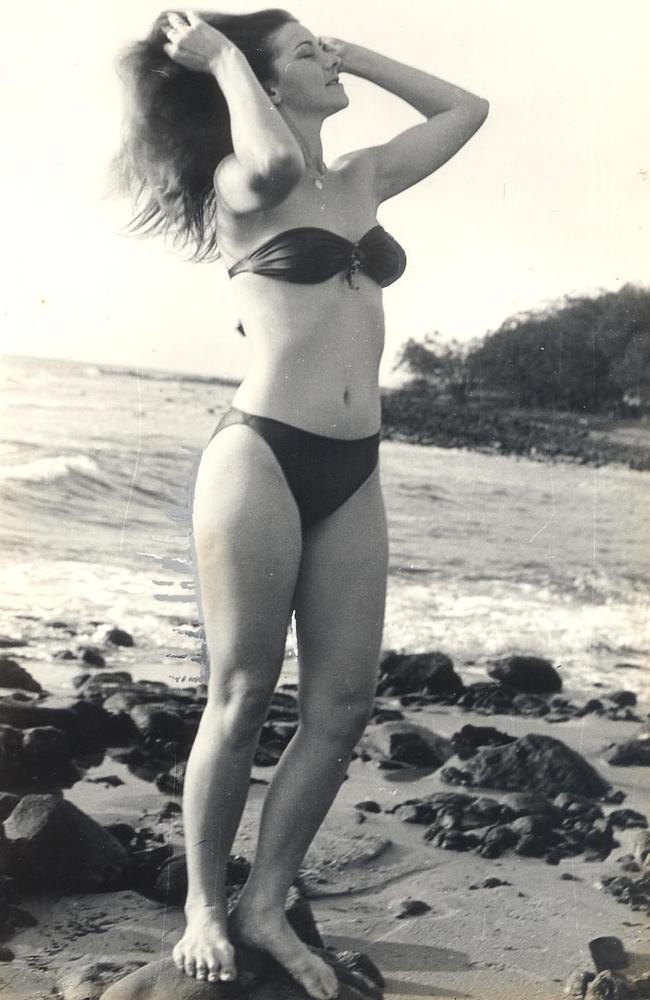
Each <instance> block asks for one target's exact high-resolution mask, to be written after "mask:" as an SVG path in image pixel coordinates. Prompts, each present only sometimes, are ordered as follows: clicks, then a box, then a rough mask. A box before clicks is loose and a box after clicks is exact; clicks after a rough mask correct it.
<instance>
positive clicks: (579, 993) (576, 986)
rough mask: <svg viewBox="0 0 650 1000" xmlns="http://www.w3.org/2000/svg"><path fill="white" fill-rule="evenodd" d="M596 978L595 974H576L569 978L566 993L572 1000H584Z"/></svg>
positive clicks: (565, 988) (580, 972)
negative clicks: (590, 984)
mask: <svg viewBox="0 0 650 1000" xmlns="http://www.w3.org/2000/svg"><path fill="white" fill-rule="evenodd" d="M595 978H596V974H595V972H582V971H579V972H574V973H573V974H572V975H571V976H569V979H568V980H567V984H566V986H565V987H564V992H565V994H566V995H567V996H568V997H569V998H570V1000H584V996H585V993H586V992H587V987H588V986H589V983H591V982H593V981H594V979H595Z"/></svg>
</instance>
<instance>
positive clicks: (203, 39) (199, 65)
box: [162, 10, 233, 73]
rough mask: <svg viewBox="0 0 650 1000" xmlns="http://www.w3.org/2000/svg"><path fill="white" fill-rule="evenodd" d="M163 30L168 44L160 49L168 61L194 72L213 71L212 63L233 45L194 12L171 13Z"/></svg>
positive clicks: (167, 16)
mask: <svg viewBox="0 0 650 1000" xmlns="http://www.w3.org/2000/svg"><path fill="white" fill-rule="evenodd" d="M166 19H167V23H166V24H165V23H163V26H162V30H163V31H164V33H165V34H166V35H167V38H168V39H169V41H168V42H167V44H166V45H163V48H164V50H165V52H166V53H167V55H168V56H169V58H170V59H173V61H174V62H175V63H178V64H179V65H180V66H184V67H185V69H190V70H193V71H194V72H196V73H210V72H212V68H211V64H212V62H213V60H214V59H217V58H218V57H219V56H220V55H221V53H222V52H223V51H224V50H225V49H231V48H232V47H233V44H232V42H231V41H230V39H229V38H227V37H226V36H225V35H224V34H223V33H222V32H221V31H217V29H216V28H213V27H212V26H211V25H209V24H207V23H206V22H205V21H203V20H202V19H201V18H200V17H199V16H198V15H197V14H195V13H194V12H193V11H191V10H188V11H186V12H185V15H184V16H183V15H181V14H177V13H175V12H173V11H172V12H171V13H169V14H167V15H166Z"/></svg>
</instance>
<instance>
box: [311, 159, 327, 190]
mask: <svg viewBox="0 0 650 1000" xmlns="http://www.w3.org/2000/svg"><path fill="white" fill-rule="evenodd" d="M312 170H316V172H317V173H316V176H315V177H314V176H312V181H313V182H314V187H317V188H318V190H319V191H322V190H323V181H324V180H325V174H326V173H327V167H326V166H325V164H324V163H323V164H322V166H320V167H316V166H314V167H312Z"/></svg>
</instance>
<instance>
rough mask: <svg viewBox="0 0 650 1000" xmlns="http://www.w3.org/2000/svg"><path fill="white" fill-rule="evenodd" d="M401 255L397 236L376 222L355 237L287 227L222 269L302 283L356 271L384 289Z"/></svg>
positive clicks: (402, 263) (399, 270)
mask: <svg viewBox="0 0 650 1000" xmlns="http://www.w3.org/2000/svg"><path fill="white" fill-rule="evenodd" d="M405 267H406V254H405V252H404V250H403V248H402V247H401V246H400V245H399V243H398V242H397V240H395V239H393V237H392V236H391V235H390V234H389V233H387V232H386V230H385V229H384V228H383V226H380V225H376V226H373V227H372V228H371V229H369V230H368V232H367V233H365V234H364V236H362V237H361V239H360V240H359V241H358V242H357V243H354V242H353V241H352V240H349V239H347V238H346V237H345V236H341V235H340V234H339V233H333V232H331V230H329V229H320V228H318V227H317V226H300V227H297V228H295V229H287V230H286V231H285V232H283V233H278V234H277V235H276V236H272V237H271V238H270V239H269V240H266V242H265V243H263V244H262V245H261V246H259V247H257V249H256V250H253V252H252V253H250V254H248V256H246V257H243V258H242V259H241V260H239V261H237V263H236V264H233V266H232V267H230V268H229V269H228V274H229V275H230V277H231V278H232V277H234V275H236V274H240V273H241V272H243V271H251V272H253V273H254V274H262V275H264V276H265V277H268V278H279V279H281V280H282V281H291V282H295V283H297V284H302V285H312V284H320V282H322V281H327V279H328V278H331V277H333V276H334V275H335V274H341V273H344V274H345V277H346V279H347V282H348V284H349V285H350V287H351V288H353V287H354V285H353V279H354V276H355V275H356V273H357V272H358V271H361V272H362V273H363V274H366V275H367V276H368V277H369V278H372V279H373V281H376V282H377V284H378V285H380V286H381V287H382V288H385V287H386V286H387V285H390V284H392V283H393V282H394V281H397V279H398V278H399V277H400V276H401V275H402V274H403V272H404V268H405Z"/></svg>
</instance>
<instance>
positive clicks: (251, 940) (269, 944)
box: [230, 901, 339, 1000]
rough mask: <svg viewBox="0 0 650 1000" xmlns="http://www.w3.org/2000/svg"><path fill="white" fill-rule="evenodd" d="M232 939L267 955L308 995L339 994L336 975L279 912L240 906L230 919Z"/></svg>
mask: <svg viewBox="0 0 650 1000" xmlns="http://www.w3.org/2000/svg"><path fill="white" fill-rule="evenodd" d="M230 927H231V929H232V933H233V937H235V938H236V939H238V940H239V941H241V942H242V943H243V944H247V945H249V947H251V948H258V949H260V950H262V951H266V952H268V954H269V955H272V956H273V958H274V959H275V960H276V961H277V962H279V963H280V965H282V966H284V968H285V969H286V970H287V972H288V973H289V974H290V975H291V976H293V978H294V979H296V980H297V981H298V982H299V983H300V985H301V986H302V987H303V989H304V990H306V991H307V993H308V994H309V996H311V997H316V998H317V1000H332V998H333V997H335V996H337V994H338V992H339V981H338V978H337V976H336V973H335V972H334V970H333V969H331V968H330V966H329V965H328V964H327V962H324V961H323V959H322V958H319V957H318V955H315V954H314V953H313V952H312V951H311V950H310V949H309V948H308V947H307V945H306V944H305V943H304V942H303V941H301V940H300V938H299V937H298V935H297V934H296V932H295V931H294V929H293V927H292V926H291V924H290V923H289V921H288V920H287V918H286V916H285V914H284V912H283V911H282V910H280V909H272V910H253V909H252V908H250V907H247V906H246V907H245V906H243V905H242V903H241V901H240V902H239V903H238V904H237V906H236V907H235V909H234V910H233V912H232V914H231V917H230Z"/></svg>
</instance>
